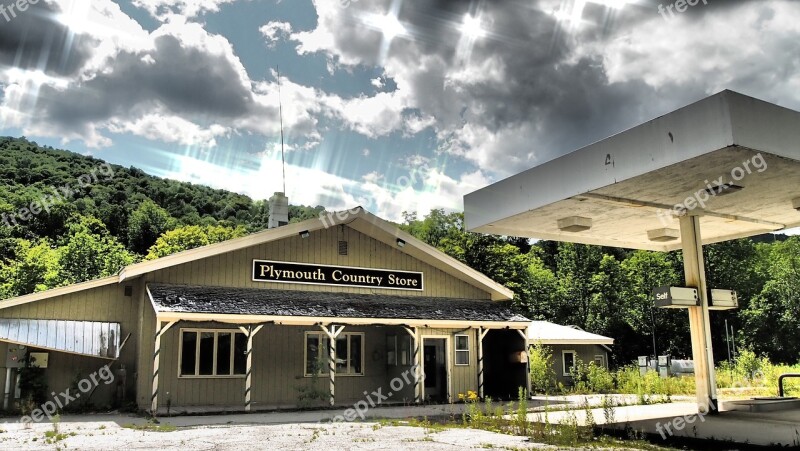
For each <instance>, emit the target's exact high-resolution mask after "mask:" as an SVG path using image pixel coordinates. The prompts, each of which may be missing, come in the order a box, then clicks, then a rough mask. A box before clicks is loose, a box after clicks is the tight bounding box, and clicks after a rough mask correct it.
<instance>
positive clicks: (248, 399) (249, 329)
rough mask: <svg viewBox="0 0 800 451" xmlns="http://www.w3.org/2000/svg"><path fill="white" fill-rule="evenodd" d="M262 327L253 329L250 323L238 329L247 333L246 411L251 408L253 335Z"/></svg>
mask: <svg viewBox="0 0 800 451" xmlns="http://www.w3.org/2000/svg"><path fill="white" fill-rule="evenodd" d="M262 327H264V325H263V324H261V325H259V326H257V327H256V328H255V329H253V326H252V325H250V326H247V328H246V329H245V328H244V327H241V326H240V327H239V330H241V331H242V332H244V333H245V335H247V351H246V354H247V370H246V372H245V374H246V376H245V379H244V410H245V411H246V412H250V409H251V408H252V401H251V396H250V395H251V393H250V389H251V387H252V386H253V385H252V384H253V337H255V335H256V334H257V333H258V332H259V331H260V330H261V328H262Z"/></svg>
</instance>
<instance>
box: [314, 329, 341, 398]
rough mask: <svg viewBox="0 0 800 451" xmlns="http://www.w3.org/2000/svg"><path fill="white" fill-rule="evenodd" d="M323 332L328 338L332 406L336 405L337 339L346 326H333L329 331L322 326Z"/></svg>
mask: <svg viewBox="0 0 800 451" xmlns="http://www.w3.org/2000/svg"><path fill="white" fill-rule="evenodd" d="M319 327H320V328H322V331H323V332H325V335H327V336H328V375H329V377H330V382H329V390H330V404H331V405H332V406H333V405H335V404H336V338H337V337H338V336H339V334H341V333H342V331H343V330H344V326H336V325H334V324H331V325H330V326H329V327H330V329H328V328H327V327H325V326H324V325H320V326H319Z"/></svg>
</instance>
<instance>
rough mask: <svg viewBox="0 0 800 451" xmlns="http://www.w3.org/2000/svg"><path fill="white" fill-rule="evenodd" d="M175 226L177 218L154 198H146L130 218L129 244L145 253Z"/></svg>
mask: <svg viewBox="0 0 800 451" xmlns="http://www.w3.org/2000/svg"><path fill="white" fill-rule="evenodd" d="M174 226H175V219H173V218H172V216H170V215H169V213H168V212H167V210H165V209H163V208H161V207H159V206H158V205H156V203H155V202H153V201H152V200H145V201H144V202H142V203H141V204H140V205H139V207H138V208H137V209H136V210H134V212H133V213H131V215H130V218H128V246H130V248H131V250H133V251H134V252H136V253H137V254H144V253H146V252H147V249H149V248H150V247H151V246H152V245H153V244H155V242H156V240H157V239H158V237H160V236H161V235H162V234H163V233H164V232H166V231H167V230H170V229H172V228H173V227H174Z"/></svg>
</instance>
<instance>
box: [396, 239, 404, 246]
mask: <svg viewBox="0 0 800 451" xmlns="http://www.w3.org/2000/svg"><path fill="white" fill-rule="evenodd" d="M405 245H406V242H405V241H403V240H401V239H400V238H398V239H397V247H404V246H405Z"/></svg>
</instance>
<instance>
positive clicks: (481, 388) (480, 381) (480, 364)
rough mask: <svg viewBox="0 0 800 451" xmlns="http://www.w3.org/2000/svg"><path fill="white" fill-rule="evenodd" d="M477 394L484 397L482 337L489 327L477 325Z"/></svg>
mask: <svg viewBox="0 0 800 451" xmlns="http://www.w3.org/2000/svg"><path fill="white" fill-rule="evenodd" d="M477 332H478V396H479V397H480V398H481V399H484V381H483V338H484V337H486V334H487V333H489V329H484V328H483V327H479V328H478V330H477Z"/></svg>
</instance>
